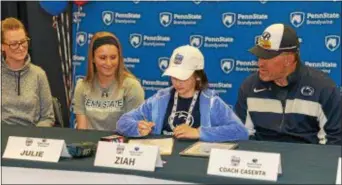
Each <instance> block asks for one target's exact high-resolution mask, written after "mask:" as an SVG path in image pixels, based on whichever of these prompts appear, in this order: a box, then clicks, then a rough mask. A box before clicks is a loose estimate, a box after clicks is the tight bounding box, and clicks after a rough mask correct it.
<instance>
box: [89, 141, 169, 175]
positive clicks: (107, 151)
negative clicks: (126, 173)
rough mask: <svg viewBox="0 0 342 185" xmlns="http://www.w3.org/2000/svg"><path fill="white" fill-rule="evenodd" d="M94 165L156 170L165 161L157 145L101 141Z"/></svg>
mask: <svg viewBox="0 0 342 185" xmlns="http://www.w3.org/2000/svg"><path fill="white" fill-rule="evenodd" d="M94 166H104V167H112V168H122V169H132V170H141V171H154V170H155V167H163V163H162V161H161V157H160V153H159V147H157V146H152V145H142V144H140V145H137V144H125V143H113V142H103V141H99V142H98V145H97V151H96V156H95V161H94Z"/></svg>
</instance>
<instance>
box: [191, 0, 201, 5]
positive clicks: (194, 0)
mask: <svg viewBox="0 0 342 185" xmlns="http://www.w3.org/2000/svg"><path fill="white" fill-rule="evenodd" d="M192 2H194V3H195V4H197V5H199V4H200V3H201V2H202V0H192Z"/></svg>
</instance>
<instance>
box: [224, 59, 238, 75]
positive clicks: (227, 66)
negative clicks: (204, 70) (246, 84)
mask: <svg viewBox="0 0 342 185" xmlns="http://www.w3.org/2000/svg"><path fill="white" fill-rule="evenodd" d="M234 63H235V62H234V60H233V59H230V58H224V59H222V60H221V69H222V71H223V72H224V73H226V74H229V73H230V72H232V71H233V69H234Z"/></svg>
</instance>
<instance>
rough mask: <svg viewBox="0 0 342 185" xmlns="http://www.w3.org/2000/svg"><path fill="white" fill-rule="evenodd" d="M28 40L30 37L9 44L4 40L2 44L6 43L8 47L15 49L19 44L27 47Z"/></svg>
mask: <svg viewBox="0 0 342 185" xmlns="http://www.w3.org/2000/svg"><path fill="white" fill-rule="evenodd" d="M30 40H31V39H30V38H26V39H25V40H22V41H19V42H15V43H11V44H8V43H5V42H4V44H6V45H8V46H9V48H10V49H12V50H16V49H18V48H19V47H20V46H22V47H24V48H27V47H28V45H29V42H30Z"/></svg>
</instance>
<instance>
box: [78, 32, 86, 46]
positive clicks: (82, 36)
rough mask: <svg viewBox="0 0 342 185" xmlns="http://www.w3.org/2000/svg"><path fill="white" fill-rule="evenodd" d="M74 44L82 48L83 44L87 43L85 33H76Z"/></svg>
mask: <svg viewBox="0 0 342 185" xmlns="http://www.w3.org/2000/svg"><path fill="white" fill-rule="evenodd" d="M76 43H77V44H78V45H79V46H83V45H84V44H85V43H87V33H86V32H83V31H81V32H77V33H76Z"/></svg>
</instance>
